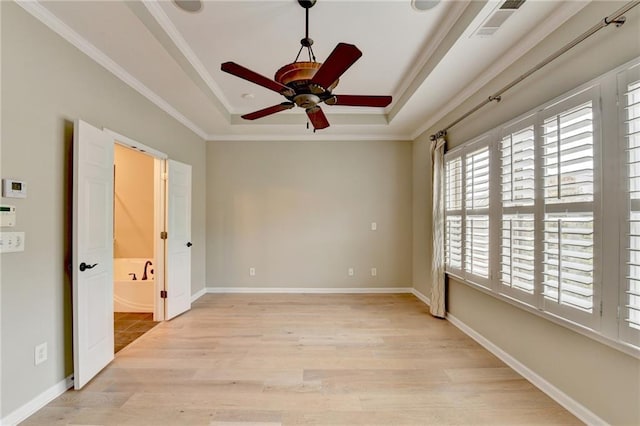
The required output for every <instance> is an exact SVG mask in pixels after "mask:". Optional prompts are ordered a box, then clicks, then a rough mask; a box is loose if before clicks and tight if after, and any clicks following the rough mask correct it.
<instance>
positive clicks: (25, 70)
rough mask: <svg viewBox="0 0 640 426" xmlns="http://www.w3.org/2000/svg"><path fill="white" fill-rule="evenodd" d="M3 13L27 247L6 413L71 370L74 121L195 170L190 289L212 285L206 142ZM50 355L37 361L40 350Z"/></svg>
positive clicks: (32, 23)
mask: <svg viewBox="0 0 640 426" xmlns="http://www.w3.org/2000/svg"><path fill="white" fill-rule="evenodd" d="M0 7H1V8H2V9H1V10H2V14H1V15H2V28H1V31H2V32H1V43H2V46H1V48H2V117H1V118H2V133H1V140H2V146H1V150H2V151H1V156H2V159H1V164H0V165H1V167H2V170H1V174H2V176H3V177H13V178H18V179H22V180H24V181H26V182H27V184H28V188H29V196H28V198H26V199H22V200H19V199H10V200H9V199H2V202H3V203H9V204H14V205H16V207H17V212H18V217H17V225H16V227H15V228H14V229H15V230H16V231H25V232H26V251H25V252H23V253H7V254H2V255H1V257H0V258H1V259H2V271H1V277H0V278H1V290H0V291H1V301H2V312H1V316H2V317H1V320H2V321H1V323H2V324H1V339H2V383H1V386H2V412H1V415H2V416H6V415H7V414H8V413H11V412H12V411H14V410H15V409H17V408H18V407H19V406H20V405H22V404H24V403H27V402H29V401H30V400H31V399H32V398H34V397H36V396H37V395H39V394H41V393H42V392H44V391H45V390H47V389H49V388H50V387H51V386H53V385H55V384H57V383H59V382H60V381H61V380H62V379H63V378H64V377H66V376H67V375H69V374H70V373H71V372H72V369H73V368H72V349H71V296H70V282H69V279H68V276H67V272H66V266H65V265H66V263H67V262H68V261H69V257H70V230H71V226H70V219H69V218H70V209H69V206H70V200H71V190H70V188H71V170H70V164H71V141H72V136H73V120H74V119H76V118H81V119H83V120H85V121H87V122H89V123H91V124H92V125H94V126H97V127H107V128H109V129H112V130H114V131H116V132H118V133H120V134H123V135H126V136H128V137H130V138H132V139H134V140H137V141H139V142H141V143H143V144H145V145H147V146H150V147H153V148H155V149H157V150H160V151H163V152H165V153H166V154H168V155H169V157H171V158H173V159H175V160H178V161H181V162H184V163H187V164H191V165H192V166H193V183H194V185H193V211H192V230H193V242H194V246H193V251H192V268H191V271H192V283H191V285H192V292H195V291H197V290H199V289H201V288H203V286H204V281H205V202H204V199H205V195H206V194H205V184H206V179H205V142H204V141H203V140H202V139H201V138H199V137H198V136H196V135H195V134H194V133H193V132H191V131H190V130H188V129H187V128H185V127H184V126H182V125H181V124H179V123H177V122H176V121H175V120H173V119H172V118H171V117H169V116H168V115H167V114H165V113H164V112H162V111H161V110H160V109H158V108H157V107H155V106H154V105H152V104H151V103H150V102H149V101H147V100H146V99H145V98H143V97H142V96H140V95H139V94H138V93H137V92H135V91H133V90H132V89H131V88H129V87H128V86H126V85H125V84H124V83H122V82H121V81H120V80H119V79H117V78H116V77H114V76H113V75H112V74H110V73H109V72H107V71H106V70H104V69H103V68H102V67H100V66H99V65H97V64H96V63H95V62H93V61H92V60H91V59H89V58H88V57H87V56H85V55H84V54H83V53H81V52H80V51H79V50H77V49H76V48H75V47H73V46H71V45H70V44H68V43H67V42H66V41H64V40H62V39H61V38H60V37H58V36H57V35H56V34H54V33H53V32H52V31H50V30H49V29H48V28H46V27H45V26H44V25H42V24H41V23H40V22H38V21H36V19H35V18H33V17H32V16H30V15H28V14H27V13H26V12H24V11H23V10H22V9H21V8H20V7H19V6H17V5H16V4H14V3H10V2H4V1H3V2H0ZM42 342H47V344H48V355H49V359H48V360H47V361H46V362H45V363H43V364H40V365H38V366H34V365H33V353H34V347H35V346H36V345H37V344H40V343H42Z"/></svg>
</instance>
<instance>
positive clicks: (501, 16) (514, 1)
mask: <svg viewBox="0 0 640 426" xmlns="http://www.w3.org/2000/svg"><path fill="white" fill-rule="evenodd" d="M524 2H525V0H507V1H505V2H504V3H502V4H501V5H500V7H498V8H496V9H495V10H494V11H493V12H492V13H491V14H490V15H489V16H488V17H487V19H485V20H484V22H483V23H482V25H480V26H479V27H478V29H476V30H475V31H474V32H473V35H472V37H473V36H477V37H489V36H492V35H494V34H495V33H496V31H498V28H500V27H501V26H502V24H504V23H505V21H506V20H507V19H508V18H509V17H510V16H511V15H513V13H514V12H515V11H516V10H518V9H519V8H520V6H522V5H523V4H524Z"/></svg>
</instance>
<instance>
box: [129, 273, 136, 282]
mask: <svg viewBox="0 0 640 426" xmlns="http://www.w3.org/2000/svg"><path fill="white" fill-rule="evenodd" d="M129 276H130V277H133V278H132V279H131V281H136V280H137V278H136V274H135V272H132V273H130V274H129Z"/></svg>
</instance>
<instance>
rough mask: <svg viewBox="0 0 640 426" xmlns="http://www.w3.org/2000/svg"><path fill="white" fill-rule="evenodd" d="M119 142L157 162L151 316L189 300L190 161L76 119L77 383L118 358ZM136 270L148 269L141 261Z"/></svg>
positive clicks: (181, 307) (167, 314)
mask: <svg viewBox="0 0 640 426" xmlns="http://www.w3.org/2000/svg"><path fill="white" fill-rule="evenodd" d="M115 144H119V145H123V146H125V147H128V148H131V149H134V150H137V151H138V152H141V153H146V155H150V156H151V157H152V158H153V162H154V167H153V173H154V179H153V191H154V197H153V204H154V215H153V216H154V217H153V229H154V238H153V240H154V249H155V252H154V254H153V259H152V260H150V259H147V260H145V264H146V268H147V280H141V279H140V281H153V283H154V284H153V287H154V288H155V297H154V302H153V319H154V320H155V321H164V320H170V319H171V318H173V317H175V316H177V315H180V314H181V313H183V312H186V311H188V310H189V309H190V308H191V298H190V294H191V267H190V265H191V255H190V248H191V246H193V244H192V242H191V166H190V165H188V164H184V163H180V162H178V161H175V160H171V159H168V158H167V156H166V155H165V154H163V153H161V152H159V151H156V150H154V149H152V148H149V147H146V146H143V145H142V144H139V143H137V142H136V141H134V140H132V139H129V138H127V137H125V136H122V135H119V134H117V133H115V132H113V131H111V130H109V129H99V128H97V127H95V126H92V125H91V124H89V123H87V122H84V121H82V120H75V122H74V131H73V205H72V261H71V275H72V277H71V287H72V308H73V319H72V323H73V370H74V371H73V375H74V383H73V384H74V388H75V389H82V388H83V387H84V386H85V385H86V384H87V383H88V382H89V381H90V380H91V379H92V378H93V377H95V375H96V374H98V373H99V372H100V371H101V370H102V369H103V368H104V367H105V366H106V365H108V364H109V363H110V362H111V361H112V360H113V358H114V346H115V345H114V285H113V284H114V267H113V263H114V262H113V260H114V250H113V249H114V233H113V228H114V226H113V225H114V214H113V213H114V192H115V191H114V187H115V185H114V178H115V176H114V150H115V148H114V145H115ZM125 183H126V184H127V185H135V184H136V182H135V181H131V180H127V181H126V182H125ZM147 261H149V262H151V264H147ZM150 268H152V269H153V271H154V272H153V273H151V272H150ZM130 272H131V273H134V271H130ZM138 273H142V274H143V275H144V269H143V271H142V272H138ZM151 275H152V276H153V278H154V279H153V280H149V276H151ZM127 276H128V275H127ZM131 277H132V276H131ZM136 281H138V280H136Z"/></svg>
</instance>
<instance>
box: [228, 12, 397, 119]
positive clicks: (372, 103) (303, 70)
mask: <svg viewBox="0 0 640 426" xmlns="http://www.w3.org/2000/svg"><path fill="white" fill-rule="evenodd" d="M298 3H299V4H300V6H302V7H303V8H304V9H305V15H306V20H305V24H306V25H305V29H306V31H305V37H304V38H303V39H302V40H300V44H301V47H300V50H299V51H298V55H297V56H296V59H295V61H294V62H292V63H290V64H287V65H284V66H283V67H281V68H280V69H279V70H278V71H277V72H276V74H275V77H274V79H273V80H272V79H270V78H268V77H265V76H263V75H260V74H258V73H256V72H254V71H251V70H250V69H248V68H245V67H243V66H242V65H238V64H236V63H234V62H225V63H223V64H222V65H221V69H222V71H224V72H227V73H229V74H232V75H235V76H236V77H239V78H242V79H244V80H247V81H250V82H252V83H255V84H258V85H260V86H262V87H265V88H267V89H270V90H273V91H275V92H278V93H280V94H281V95H282V96H284V97H285V98H287V100H288V102H283V103H281V104H278V105H273V106H271V107H268V108H264V109H261V110H259V111H255V112H252V113H250V114H245V115H243V116H242V118H244V119H246V120H256V119H258V118H262V117H266V116H268V115H271V114H275V113H277V112H280V111H285V110H288V109H291V108H293V107H294V106H298V107H300V108H304V109H305V111H306V113H307V117H308V118H309V121H310V122H311V124H312V125H313V128H314V130H320V129H325V128H327V127H329V121H328V120H327V117H326V116H325V114H324V112H323V111H322V108H320V106H319V104H321V103H323V102H324V103H325V104H327V105H342V106H360V107H378V108H384V107H386V106H387V105H389V104H390V103H391V100H392V98H391V96H361V95H334V94H333V93H332V92H333V89H335V88H336V86H337V85H338V83H339V81H340V80H339V78H340V76H342V74H344V72H345V71H347V70H348V69H349V68H350V67H351V65H353V64H354V63H355V62H356V61H357V60H358V59H359V58H360V57H361V56H362V52H361V51H360V50H359V49H358V48H357V47H356V46H354V45H352V44H348V43H338V45H337V46H336V47H335V48H334V49H333V51H332V52H331V54H330V55H329V56H328V57H327V59H326V60H325V61H324V63H320V62H317V61H316V58H315V55H314V53H313V49H312V47H311V46H312V45H313V39H311V38H309V9H310V8H311V7H313V5H315V4H316V0H298ZM305 48H306V49H307V53H308V55H309V61H298V59H299V57H300V54H301V53H302V51H303V50H304V49H305Z"/></svg>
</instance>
